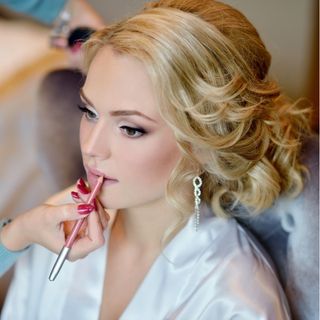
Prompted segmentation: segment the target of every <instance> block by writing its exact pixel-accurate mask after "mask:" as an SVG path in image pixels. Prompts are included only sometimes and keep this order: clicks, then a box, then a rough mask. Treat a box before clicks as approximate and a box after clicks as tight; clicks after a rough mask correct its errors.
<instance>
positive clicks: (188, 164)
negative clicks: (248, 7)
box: [85, 0, 310, 223]
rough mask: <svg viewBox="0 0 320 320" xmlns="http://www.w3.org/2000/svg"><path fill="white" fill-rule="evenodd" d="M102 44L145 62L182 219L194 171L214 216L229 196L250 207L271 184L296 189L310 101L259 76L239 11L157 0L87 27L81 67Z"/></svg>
mask: <svg viewBox="0 0 320 320" xmlns="http://www.w3.org/2000/svg"><path fill="white" fill-rule="evenodd" d="M105 45H110V46H112V48H114V49H115V51H116V52H119V53H120V54H129V55H131V56H134V57H136V58H138V59H140V60H141V61H142V62H143V63H144V64H145V66H146V68H147V71H148V74H149V76H150V79H151V81H152V83H153V85H154V88H155V92H156V94H157V99H158V103H159V111H160V114H161V115H162V117H163V118H164V119H165V121H166V122H167V123H168V125H169V126H170V127H171V128H172V130H173V131H174V134H175V137H176V139H177V143H178V145H179V147H180V149H181V151H182V159H181V161H180V162H179V163H178V165H177V167H176V168H175V170H174V171H173V173H172V175H171V178H170V180H169V182H168V186H167V196H168V198H169V200H171V202H172V203H173V204H174V205H175V206H176V207H177V208H179V209H180V212H181V215H182V223H183V222H185V221H186V219H187V218H188V217H189V216H190V215H191V214H192V211H193V197H190V195H186V193H185V190H186V188H185V186H186V185H191V183H192V179H193V178H194V176H195V175H197V174H198V173H200V174H201V176H202V178H203V185H202V186H203V187H202V198H203V200H204V201H206V202H208V203H211V206H212V209H213V212H214V213H215V214H216V215H220V216H224V217H227V216H230V214H232V209H233V208H234V207H235V206H236V205H237V204H241V205H242V206H244V207H246V208H248V209H249V210H250V211H251V212H252V213H253V214H257V213H259V212H261V211H263V210H264V209H266V208H268V207H270V206H271V205H272V203H273V202H274V201H275V200H276V199H277V197H278V196H279V195H280V194H282V193H283V194H286V195H288V196H296V195H297V194H299V193H300V192H301V190H302V188H303V172H304V169H305V168H304V167H303V165H302V164H301V163H300V162H299V158H298V155H299V152H300V147H301V137H302V134H303V133H307V132H309V116H310V109H309V107H308V106H304V105H303V104H302V103H301V102H300V101H298V102H296V103H292V102H290V101H289V99H288V98H286V97H285V96H284V95H282V94H281V92H280V89H279V87H278V85H277V84H276V83H275V82H273V81H271V80H270V79H268V78H267V73H268V69H269V66H270V60H271V58H270V54H269V53H268V51H267V50H266V48H265V46H264V44H263V42H262V41H261V39H260V37H259V35H258V33H257V31H256V29H255V28H254V27H253V26H252V25H251V23H250V22H249V21H248V20H247V19H246V18H245V17H244V16H243V15H242V14H241V13H240V12H239V11H237V10H236V9H234V8H232V7H230V6H229V5H226V4H222V3H219V2H217V1H213V0H201V1H197V0H160V1H158V2H154V3H150V4H148V5H147V6H146V8H145V9H144V10H143V11H142V12H141V13H139V14H137V15H135V16H133V17H131V18H128V19H125V20H124V21H121V22H119V23H117V24H113V25H110V26H108V27H106V28H105V29H103V30H101V31H98V32H96V33H95V34H94V35H93V36H92V37H91V39H90V40H89V41H88V42H87V43H86V44H85V57H86V65H87V68H88V66H89V65H90V63H91V61H92V60H93V58H94V56H95V55H96V53H97V52H98V50H99V49H100V48H102V47H103V46H105Z"/></svg>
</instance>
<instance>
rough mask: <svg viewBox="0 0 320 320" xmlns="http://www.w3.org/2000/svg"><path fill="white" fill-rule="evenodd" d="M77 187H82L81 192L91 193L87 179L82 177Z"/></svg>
mask: <svg viewBox="0 0 320 320" xmlns="http://www.w3.org/2000/svg"><path fill="white" fill-rule="evenodd" d="M77 188H78V189H80V190H81V191H83V192H81V193H84V194H88V193H90V188H88V186H87V184H86V183H85V181H84V180H83V179H82V178H79V179H78V181H77Z"/></svg>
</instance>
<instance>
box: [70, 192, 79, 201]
mask: <svg viewBox="0 0 320 320" xmlns="http://www.w3.org/2000/svg"><path fill="white" fill-rule="evenodd" d="M71 196H72V198H73V199H77V200H79V199H80V196H79V194H78V192H75V191H71Z"/></svg>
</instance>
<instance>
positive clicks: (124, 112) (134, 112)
mask: <svg viewBox="0 0 320 320" xmlns="http://www.w3.org/2000/svg"><path fill="white" fill-rule="evenodd" d="M80 98H81V99H82V100H83V101H84V102H85V103H87V104H88V105H90V106H92V107H94V104H93V103H92V102H91V101H90V100H89V99H88V97H86V95H85V94H84V92H83V89H82V88H81V89H80ZM109 113H110V115H111V116H114V117H117V116H140V117H143V118H145V119H147V120H149V121H152V122H156V120H154V119H152V118H150V117H148V116H147V115H145V114H144V113H142V112H140V111H137V110H113V111H110V112H109Z"/></svg>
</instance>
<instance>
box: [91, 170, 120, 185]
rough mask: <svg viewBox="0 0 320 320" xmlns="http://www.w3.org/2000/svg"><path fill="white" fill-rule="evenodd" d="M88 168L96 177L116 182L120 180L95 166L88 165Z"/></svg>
mask: <svg viewBox="0 0 320 320" xmlns="http://www.w3.org/2000/svg"><path fill="white" fill-rule="evenodd" d="M86 169H87V172H88V174H89V175H91V176H95V177H96V178H98V177H103V178H104V180H108V181H114V182H117V181H118V180H117V179H115V178H113V177H110V176H107V175H106V174H104V173H103V172H101V171H99V170H97V169H95V168H90V167H86Z"/></svg>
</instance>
